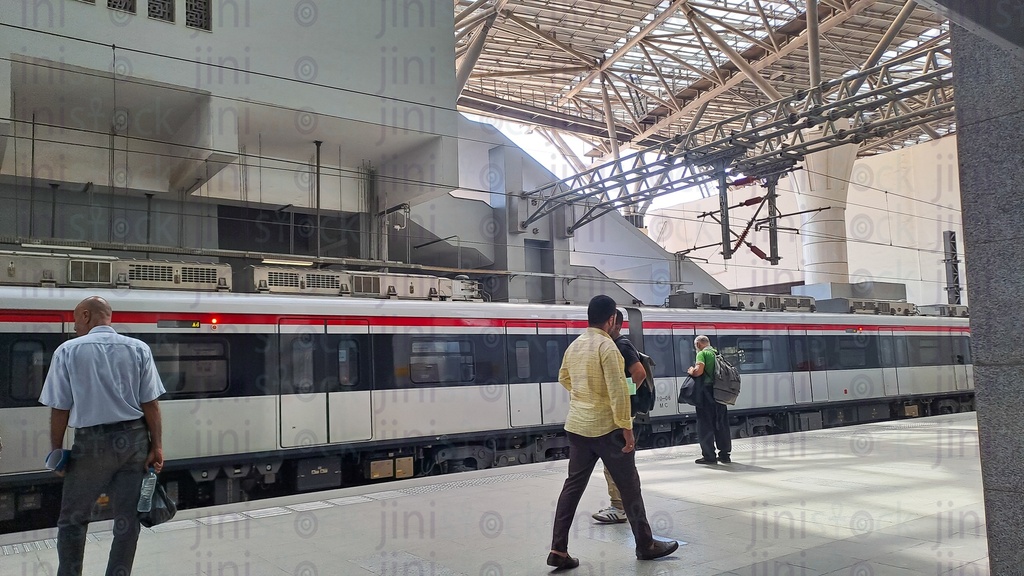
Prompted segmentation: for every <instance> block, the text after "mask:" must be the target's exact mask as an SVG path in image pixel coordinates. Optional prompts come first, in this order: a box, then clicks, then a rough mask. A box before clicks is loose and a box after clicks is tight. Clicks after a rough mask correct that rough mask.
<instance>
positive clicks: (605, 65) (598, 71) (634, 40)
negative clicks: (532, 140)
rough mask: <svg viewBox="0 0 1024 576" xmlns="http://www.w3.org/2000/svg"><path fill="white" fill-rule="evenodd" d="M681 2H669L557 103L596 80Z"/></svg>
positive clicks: (562, 103) (668, 16) (671, 14)
mask: <svg viewBox="0 0 1024 576" xmlns="http://www.w3.org/2000/svg"><path fill="white" fill-rule="evenodd" d="M683 4H686V0H672V3H670V4H669V5H668V7H667V8H665V11H664V12H662V13H661V14H658V15H657V16H655V17H654V19H653V20H651V21H650V22H649V23H648V24H647V26H644V27H643V29H641V30H640V31H639V32H637V33H636V35H635V36H633V37H632V38H630V39H629V40H626V42H625V43H624V44H623V45H622V46H620V47H619V49H618V50H616V51H615V52H613V53H612V54H611V56H609V57H608V58H605V59H604V60H603V61H602V62H601V63H600V64H598V66H597V69H595V70H594V71H593V72H591V73H590V74H588V75H587V76H586V77H585V78H583V80H580V82H579V84H577V85H575V86H573V87H572V88H571V89H570V90H569V91H568V92H566V93H565V94H564V95H563V96H562V98H561V100H559V101H558V105H559V106H564V105H565V103H566V102H568V101H569V99H570V98H572V97H573V96H576V95H577V94H579V93H580V92H581V91H582V90H583V89H584V88H586V87H587V86H589V85H590V84H591V83H592V82H594V80H596V79H597V78H598V77H599V76H600V75H601V73H602V72H604V71H605V70H606V69H608V67H609V66H611V65H612V64H614V63H615V62H617V61H618V60H619V58H622V57H623V56H624V55H626V54H628V53H629V51H630V50H632V49H633V48H634V47H635V46H636V45H637V44H639V43H640V41H641V40H643V39H644V38H646V37H647V35H648V34H650V33H651V32H654V31H655V30H657V29H658V27H659V26H661V25H662V24H663V23H664V22H665V20H668V19H669V18H671V17H672V16H673V15H675V13H676V11H677V10H679V8H680V6H682V5H683Z"/></svg>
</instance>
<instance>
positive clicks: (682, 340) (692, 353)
mask: <svg viewBox="0 0 1024 576" xmlns="http://www.w3.org/2000/svg"><path fill="white" fill-rule="evenodd" d="M693 339H694V336H682V337H677V338H676V351H677V352H678V356H677V358H678V360H679V365H680V366H684V367H689V366H693V362H694V360H695V359H696V358H697V350H696V348H694V346H693ZM652 358H653V356H652ZM683 375H684V376H685V375H686V370H685V369H684V370H683Z"/></svg>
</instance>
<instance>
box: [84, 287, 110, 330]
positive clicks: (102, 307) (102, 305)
mask: <svg viewBox="0 0 1024 576" xmlns="http://www.w3.org/2000/svg"><path fill="white" fill-rule="evenodd" d="M111 314H112V311H111V310H110V304H107V301H106V300H104V299H103V298H100V297H99V296H90V297H88V298H86V299H85V300H82V301H81V302H79V303H78V306H75V335H76V336H84V335H86V334H88V333H89V331H90V330H92V329H93V328H95V327H97V326H110V316H111Z"/></svg>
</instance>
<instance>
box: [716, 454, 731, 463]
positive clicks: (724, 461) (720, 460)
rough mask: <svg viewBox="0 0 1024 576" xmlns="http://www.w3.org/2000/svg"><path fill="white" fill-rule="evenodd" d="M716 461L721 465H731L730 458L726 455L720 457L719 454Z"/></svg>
mask: <svg viewBox="0 0 1024 576" xmlns="http://www.w3.org/2000/svg"><path fill="white" fill-rule="evenodd" d="M718 461H719V462H721V463H722V464H732V458H730V457H729V456H728V455H726V456H722V455H721V454H719V455H718Z"/></svg>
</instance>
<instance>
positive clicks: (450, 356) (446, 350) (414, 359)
mask: <svg viewBox="0 0 1024 576" xmlns="http://www.w3.org/2000/svg"><path fill="white" fill-rule="evenodd" d="M475 375H476V369H475V365H474V362H473V344H472V342H470V341H468V340H440V339H438V340H427V339H417V340H413V342H412V346H411V354H410V356H409V379H410V380H412V382H413V383H415V384H441V383H446V382H472V381H473V380H474V378H475Z"/></svg>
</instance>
